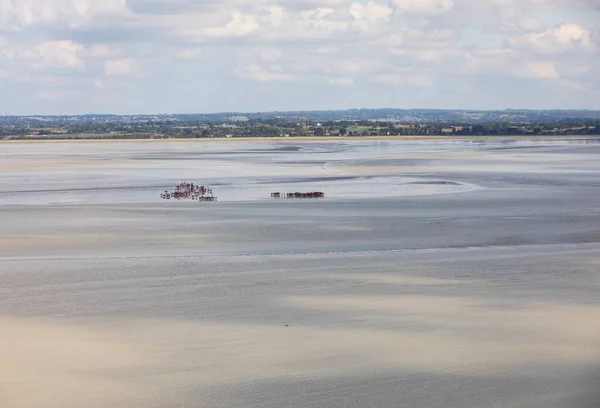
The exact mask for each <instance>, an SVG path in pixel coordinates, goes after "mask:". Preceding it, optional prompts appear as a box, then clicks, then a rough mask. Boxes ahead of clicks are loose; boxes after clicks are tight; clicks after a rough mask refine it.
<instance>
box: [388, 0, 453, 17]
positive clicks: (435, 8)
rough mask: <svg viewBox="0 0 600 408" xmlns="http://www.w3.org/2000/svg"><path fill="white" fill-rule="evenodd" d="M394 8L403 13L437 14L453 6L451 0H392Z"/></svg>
mask: <svg viewBox="0 0 600 408" xmlns="http://www.w3.org/2000/svg"><path fill="white" fill-rule="evenodd" d="M394 5H395V9H396V10H397V11H399V12H403V13H418V14H420V13H424V14H439V13H444V12H447V11H448V10H451V9H452V8H453V7H454V1H453V0H394Z"/></svg>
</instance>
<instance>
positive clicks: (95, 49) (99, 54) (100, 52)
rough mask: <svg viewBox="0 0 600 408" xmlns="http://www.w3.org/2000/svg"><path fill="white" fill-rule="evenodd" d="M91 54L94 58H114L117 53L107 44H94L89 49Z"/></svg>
mask: <svg viewBox="0 0 600 408" xmlns="http://www.w3.org/2000/svg"><path fill="white" fill-rule="evenodd" d="M89 54H90V55H91V56H92V57H94V58H112V57H114V56H115V55H117V51H116V50H114V49H112V47H110V46H109V45H107V44H94V45H92V46H91V47H90V49H89Z"/></svg>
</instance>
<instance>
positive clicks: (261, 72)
mask: <svg viewBox="0 0 600 408" xmlns="http://www.w3.org/2000/svg"><path fill="white" fill-rule="evenodd" d="M234 73H235V74H236V75H237V76H239V77H242V78H247V79H251V80H253V81H260V82H273V81H291V80H292V79H294V75H292V74H288V73H285V72H284V71H283V68H282V67H281V66H280V65H276V64H273V65H270V66H268V67H261V66H259V65H256V64H252V65H248V66H243V67H238V68H237V69H235V70H234Z"/></svg>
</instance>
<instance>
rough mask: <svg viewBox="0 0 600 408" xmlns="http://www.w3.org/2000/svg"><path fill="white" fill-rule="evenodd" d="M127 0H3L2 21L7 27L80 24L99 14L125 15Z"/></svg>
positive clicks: (74, 25)
mask: <svg viewBox="0 0 600 408" xmlns="http://www.w3.org/2000/svg"><path fill="white" fill-rule="evenodd" d="M128 14H129V10H128V8H127V1H126V0H2V1H1V2H0V21H3V22H4V23H5V28H11V29H23V28H30V27H35V26H38V25H48V24H58V25H62V26H65V27H73V28H74V27H80V26H82V25H84V24H89V22H90V21H92V20H93V19H94V18H97V17H107V16H110V17H115V16H126V15H128Z"/></svg>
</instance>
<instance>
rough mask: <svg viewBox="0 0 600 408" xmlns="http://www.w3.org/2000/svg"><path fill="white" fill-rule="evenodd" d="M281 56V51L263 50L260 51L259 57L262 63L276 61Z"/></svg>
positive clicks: (275, 49)
mask: <svg viewBox="0 0 600 408" xmlns="http://www.w3.org/2000/svg"><path fill="white" fill-rule="evenodd" d="M282 56H283V54H282V52H281V50H279V49H277V48H264V49H262V50H261V51H260V57H261V58H262V59H263V60H264V61H278V60H280V59H281V57H282Z"/></svg>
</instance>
